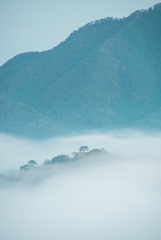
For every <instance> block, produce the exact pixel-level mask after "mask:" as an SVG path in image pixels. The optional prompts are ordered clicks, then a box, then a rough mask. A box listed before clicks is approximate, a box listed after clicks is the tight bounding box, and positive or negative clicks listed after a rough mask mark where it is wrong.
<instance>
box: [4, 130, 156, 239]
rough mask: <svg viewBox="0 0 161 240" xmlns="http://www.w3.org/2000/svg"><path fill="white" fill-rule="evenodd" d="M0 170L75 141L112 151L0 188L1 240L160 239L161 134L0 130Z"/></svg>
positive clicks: (74, 148) (75, 145)
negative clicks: (38, 134)
mask: <svg viewBox="0 0 161 240" xmlns="http://www.w3.org/2000/svg"><path fill="white" fill-rule="evenodd" d="M0 146H1V151H0V174H7V173H8V172H9V171H11V170H14V171H20V170H19V169H20V166H22V165H24V164H26V163H27V162H28V161H29V160H31V159H34V160H35V161H36V162H37V164H38V166H37V167H39V166H41V165H42V164H43V163H44V161H45V159H49V160H50V159H52V158H53V157H54V156H57V155H61V154H66V155H69V156H71V157H72V152H78V150H79V147H80V146H88V147H89V149H90V150H92V149H102V148H104V149H105V150H106V151H107V152H108V153H109V154H107V156H104V157H99V156H97V157H94V158H93V159H90V161H85V160H82V161H79V162H78V163H76V164H74V165H73V164H71V165H70V164H69V165H67V166H65V165H64V166H63V167H59V168H58V169H57V171H56V173H55V174H51V175H50V176H48V177H47V178H44V179H43V181H41V182H38V183H37V184H33V185H31V184H29V185H28V184H10V185H7V186H0V236H1V237H0V238H1V239H3V240H11V239H12V240H22V239H23V240H29V239H30V240H35V239H36V240H44V239H46V240H53V239H55V240H82V239H84V240H98V239H100V240H107V239H109V240H129V239H130V240H136V239H138V240H142V239H146V240H152V239H155V240H160V239H161V230H160V221H161V206H160V202H161V174H160V172H161V150H160V149H161V148H160V146H161V133H140V132H138V131H132V130H126V131H115V132H111V133H110V132H109V133H106V134H100V133H93V134H88V135H80V136H69V137H64V138H63V137H60V138H52V139H48V140H44V141H43V140H41V141H38V140H30V139H22V138H21V139H18V138H14V137H12V136H9V135H5V134H1V135H0Z"/></svg>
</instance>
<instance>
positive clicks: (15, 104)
mask: <svg viewBox="0 0 161 240" xmlns="http://www.w3.org/2000/svg"><path fill="white" fill-rule="evenodd" d="M160 112H161V4H157V5H155V6H154V7H153V8H150V9H148V10H144V11H137V12H134V13H133V14H131V15H130V16H129V17H128V18H123V19H112V18H106V19H102V20H99V21H95V22H93V23H88V24H87V25H85V26H84V27H82V28H80V29H78V31H75V32H73V33H72V34H71V35H70V36H69V37H68V38H67V39H66V40H65V41H64V42H62V43H60V44H59V45H58V46H57V47H55V48H53V49H51V50H49V51H45V52H41V53H38V52H31V53H24V54H20V55H17V56H16V57H14V58H13V59H11V60H9V61H8V62H7V63H6V64H4V65H3V66H2V67H0V131H1V132H8V133H13V134H18V135H22V136H29V137H41V136H42V137H43V136H53V135H59V134H65V133H67V132H70V131H81V130H83V129H105V130H107V129H111V128H121V127H131V126H134V127H143V126H144V127H146V126H147V127H149V128H157V129H158V128H161V121H160V116H161V113H160Z"/></svg>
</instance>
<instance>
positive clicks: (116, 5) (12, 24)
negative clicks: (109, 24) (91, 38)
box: [0, 0, 158, 66]
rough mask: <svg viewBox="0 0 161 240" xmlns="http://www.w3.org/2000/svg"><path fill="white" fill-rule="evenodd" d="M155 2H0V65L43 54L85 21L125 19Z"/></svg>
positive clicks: (149, 0)
mask: <svg viewBox="0 0 161 240" xmlns="http://www.w3.org/2000/svg"><path fill="white" fill-rule="evenodd" d="M157 3H158V0H157V1H156V0H135V1H131V0H99V1H96V0H86V1H85V0H81V1H80V0H59V1H58V0H0V34H1V36H0V66H1V65H2V64H3V63H5V62H6V61H8V60H9V59H10V58H12V57H14V56H15V55H17V54H19V53H23V52H28V51H43V50H48V49H51V48H53V47H54V46H56V45H58V44H59V43H60V42H61V41H64V40H65V39H66V38H67V37H68V36H69V34H70V33H71V32H73V31H74V30H77V29H78V28H79V27H81V26H83V25H85V24H86V23H88V22H91V21H94V20H98V19H101V18H105V17H118V18H121V17H126V16H128V15H130V14H131V13H132V12H134V11H136V10H141V9H147V8H149V7H152V6H153V5H155V4H157Z"/></svg>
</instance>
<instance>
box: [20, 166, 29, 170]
mask: <svg viewBox="0 0 161 240" xmlns="http://www.w3.org/2000/svg"><path fill="white" fill-rule="evenodd" d="M20 171H29V165H28V164H25V165H23V166H21V167H20Z"/></svg>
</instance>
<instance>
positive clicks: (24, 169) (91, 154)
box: [0, 146, 110, 185]
mask: <svg viewBox="0 0 161 240" xmlns="http://www.w3.org/2000/svg"><path fill="white" fill-rule="evenodd" d="M72 155H73V157H69V156H68V155H65V154H63V155H58V156H55V157H53V158H52V159H51V160H49V159H46V160H45V161H44V163H43V164H42V165H38V164H37V162H36V161H35V160H30V161H28V163H27V164H24V165H22V166H20V170H19V171H12V170H11V171H9V173H8V174H1V175H0V183H1V184H2V185H3V184H6V183H16V182H23V181H24V182H31V183H34V182H35V181H36V182H38V181H40V180H43V179H44V178H46V177H48V176H50V175H52V174H54V173H55V172H57V171H58V170H61V169H64V168H66V167H67V166H69V164H70V166H72V164H75V163H76V164H77V163H80V162H82V161H84V160H92V159H94V158H95V159H96V158H101V157H103V156H110V153H108V152H107V151H106V150H104V149H103V148H102V149H93V150H89V149H88V146H81V147H80V148H79V152H73V153H72Z"/></svg>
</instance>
